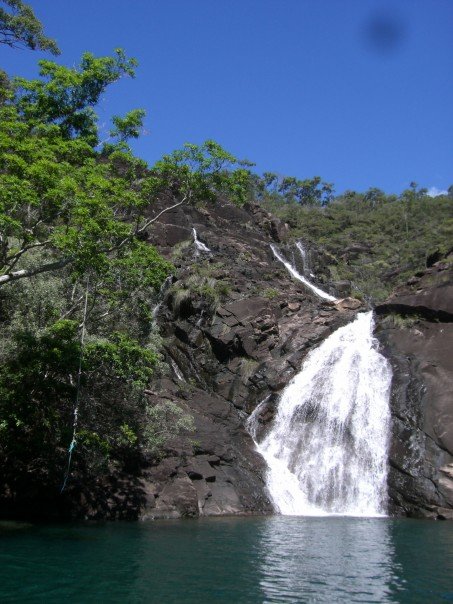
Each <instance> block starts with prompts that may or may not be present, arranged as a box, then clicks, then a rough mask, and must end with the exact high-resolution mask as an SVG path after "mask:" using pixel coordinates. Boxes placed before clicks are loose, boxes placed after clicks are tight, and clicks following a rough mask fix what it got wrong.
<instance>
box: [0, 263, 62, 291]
mask: <svg viewBox="0 0 453 604" xmlns="http://www.w3.org/2000/svg"><path fill="white" fill-rule="evenodd" d="M71 262H74V258H62V259H61V260H57V261H56V262H50V263H49V264H44V265H43V266H39V267H38V268H32V269H22V270H20V271H14V272H12V273H7V274H6V275H0V285H3V284H4V283H9V282H10V281H17V280H18V279H23V278H24V277H33V276H34V275H39V273H47V272H48V271H53V270H57V269H59V268H63V267H64V266H67V265H68V264H71Z"/></svg>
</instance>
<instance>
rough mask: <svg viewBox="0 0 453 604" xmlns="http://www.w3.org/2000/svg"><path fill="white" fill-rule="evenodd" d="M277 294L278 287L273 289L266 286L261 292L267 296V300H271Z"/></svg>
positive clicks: (278, 293)
mask: <svg viewBox="0 0 453 604" xmlns="http://www.w3.org/2000/svg"><path fill="white" fill-rule="evenodd" d="M279 295H280V292H279V291H278V289H275V288H273V287H268V288H267V289H265V290H264V292H263V296H264V297H265V298H268V299H269V300H273V299H274V298H277V297H278V296H279Z"/></svg>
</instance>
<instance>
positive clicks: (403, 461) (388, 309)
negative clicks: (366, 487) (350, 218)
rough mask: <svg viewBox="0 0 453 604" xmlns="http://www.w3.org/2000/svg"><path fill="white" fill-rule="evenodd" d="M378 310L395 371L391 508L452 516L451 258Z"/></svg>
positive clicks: (413, 513) (418, 277) (381, 334)
mask: <svg viewBox="0 0 453 604" xmlns="http://www.w3.org/2000/svg"><path fill="white" fill-rule="evenodd" d="M376 312H377V313H378V315H379V316H380V322H379V328H378V335H379V338H380V340H381V342H382V343H383V346H384V351H385V353H386V354H387V356H388V357H389V359H390V360H391V363H392V366H393V388H392V416H393V433H392V445H391V451H390V475H389V490H390V497H391V509H392V511H393V512H394V513H396V514H406V515H410V516H424V517H432V518H450V519H453V254H450V255H448V256H447V257H446V258H444V259H441V260H438V261H437V262H436V263H434V264H433V265H432V266H431V267H429V268H428V269H427V270H426V271H423V272H421V273H419V274H417V275H416V276H414V277H413V278H412V279H410V280H409V281H408V282H407V284H406V285H404V286H402V287H400V288H399V289H398V290H397V291H396V292H395V294H394V295H393V296H392V297H391V298H390V299H389V300H387V301H386V302H385V303H384V304H382V305H380V306H378V308H377V309H376Z"/></svg>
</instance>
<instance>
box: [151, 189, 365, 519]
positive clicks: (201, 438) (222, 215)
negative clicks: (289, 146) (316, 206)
mask: <svg viewBox="0 0 453 604" xmlns="http://www.w3.org/2000/svg"><path fill="white" fill-rule="evenodd" d="M194 228H195V229H196V233H197V237H198V238H199V240H200V241H201V242H202V243H203V244H204V245H205V246H206V247H207V248H208V249H209V250H210V251H209V252H206V251H200V250H199V249H197V247H196V245H195V242H194V235H193V229H194ZM286 234H287V230H286V228H285V225H284V224H282V223H280V222H279V221H278V220H276V219H274V218H273V217H272V216H271V215H270V214H268V213H267V212H266V211H265V210H263V209H262V208H261V207H260V206H256V205H250V206H246V207H245V208H242V209H239V208H237V207H235V206H232V205H231V204H230V203H228V202H227V201H223V202H219V203H218V204H216V205H213V206H210V207H208V208H193V207H181V208H177V209H176V210H174V211H172V212H168V213H167V214H165V215H163V216H162V220H161V222H160V223H159V224H158V225H157V226H156V229H155V230H154V231H153V232H152V234H151V235H150V241H151V242H152V243H153V244H155V245H156V246H157V247H158V248H159V249H160V251H161V253H163V254H164V255H166V256H167V257H168V258H171V259H172V261H173V262H174V263H175V264H176V266H177V271H176V273H175V275H174V277H173V280H172V283H171V284H170V285H169V287H168V289H167V291H166V292H165V293H164V295H163V300H162V303H161V305H160V307H159V310H158V313H157V321H158V324H159V326H160V329H161V335H162V337H163V339H164V348H165V351H166V360H167V363H168V366H169V367H171V368H172V369H171V373H169V374H168V375H167V376H165V377H164V378H163V379H161V380H160V381H159V382H158V383H157V384H155V386H154V388H153V392H152V393H151V394H150V397H151V401H152V402H153V403H155V404H158V403H159V401H162V400H171V401H173V402H176V403H177V404H178V405H180V406H181V407H183V408H185V409H187V410H188V411H189V412H190V414H191V415H192V416H193V418H194V422H195V432H194V437H193V439H190V438H187V437H181V438H176V439H174V441H173V442H172V445H171V446H170V447H169V448H168V450H167V451H166V455H165V458H164V459H163V460H162V462H161V463H159V464H158V465H153V466H150V467H149V468H148V469H145V470H144V472H143V484H144V490H145V491H146V502H145V504H144V505H143V507H142V509H141V510H140V515H141V517H142V518H160V517H179V516H197V515H217V514H246V513H268V512H270V511H271V510H272V507H271V504H270V502H269V499H268V496H267V493H266V489H265V484H264V472H265V467H264V463H263V460H262V459H261V457H260V456H259V454H258V453H256V451H255V449H254V443H253V440H252V438H251V437H250V435H249V434H248V433H247V431H246V429H245V421H246V419H247V417H248V415H249V414H250V413H251V412H252V411H253V410H254V408H255V407H256V406H257V405H258V403H260V402H261V401H262V400H263V399H264V398H266V397H267V403H266V405H263V407H262V412H261V417H260V422H261V423H262V425H263V427H265V425H266V424H267V422H269V420H270V419H271V418H272V416H273V412H274V405H275V402H276V400H277V398H278V393H279V392H280V391H281V389H282V388H283V387H284V386H285V385H286V384H287V383H288V381H289V380H290V379H291V378H292V377H293V376H294V375H295V373H296V372H297V371H298V370H299V368H300V365H301V362H302V360H303V358H304V356H305V355H306V354H307V353H308V351H309V350H310V348H311V347H313V346H315V345H317V344H318V343H319V342H321V341H322V340H323V339H324V338H326V337H327V336H328V335H329V334H330V333H332V331H334V330H335V329H337V328H338V327H339V326H341V325H343V324H344V323H346V322H348V321H350V320H351V319H352V318H353V316H354V314H355V312H356V310H357V305H358V303H357V301H356V300H348V299H346V300H343V302H342V303H340V304H334V303H329V302H328V303H326V302H324V301H322V300H320V299H319V298H317V297H316V296H315V295H314V294H312V293H311V292H310V291H309V290H307V288H306V287H305V286H304V285H302V284H301V283H297V282H296V281H294V280H293V279H291V277H290V276H289V274H288V273H287V271H286V269H285V268H284V267H283V266H282V265H281V264H280V263H279V262H278V261H276V259H275V258H274V256H273V254H272V252H271V249H270V243H272V242H273V243H279V244H280V245H281V246H282V247H283V249H284V248H285V238H286ZM296 252H297V250H295V249H292V248H288V249H287V250H286V253H287V254H288V255H290V254H293V253H294V261H299V262H300V263H301V262H302V257H299V258H298V256H297V254H296ZM301 270H302V268H301ZM323 287H325V288H326V287H327V286H326V285H324V286H323Z"/></svg>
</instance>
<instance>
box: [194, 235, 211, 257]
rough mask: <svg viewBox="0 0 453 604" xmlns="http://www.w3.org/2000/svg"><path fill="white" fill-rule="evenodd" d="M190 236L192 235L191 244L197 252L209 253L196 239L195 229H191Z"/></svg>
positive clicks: (206, 247)
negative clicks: (192, 243)
mask: <svg viewBox="0 0 453 604" xmlns="http://www.w3.org/2000/svg"><path fill="white" fill-rule="evenodd" d="M192 234H193V242H194V244H195V248H196V250H197V252H210V251H211V250H210V249H209V248H208V246H207V245H205V244H204V243H203V242H202V241H200V240H199V239H198V235H197V231H196V229H192Z"/></svg>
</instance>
